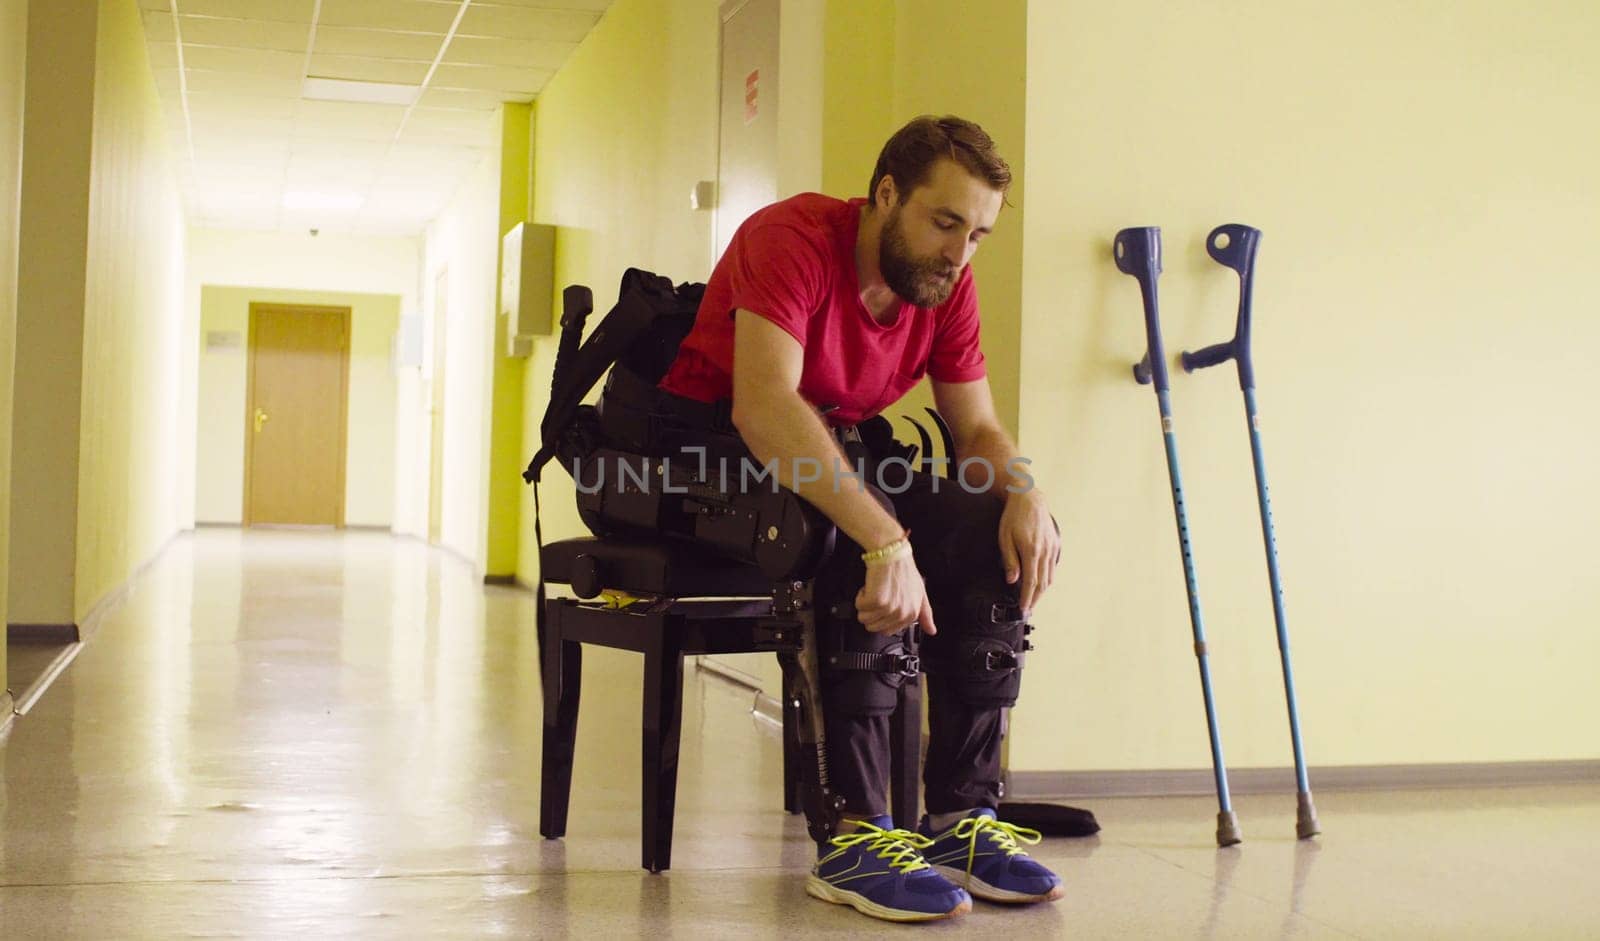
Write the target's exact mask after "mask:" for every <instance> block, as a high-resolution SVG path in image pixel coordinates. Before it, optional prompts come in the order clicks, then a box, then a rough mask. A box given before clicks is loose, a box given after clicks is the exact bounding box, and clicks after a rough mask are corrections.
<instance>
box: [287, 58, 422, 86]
mask: <svg viewBox="0 0 1600 941" xmlns="http://www.w3.org/2000/svg"><path fill="white" fill-rule="evenodd" d="M430 64H432V63H431V62H411V61H407V60H404V59H372V58H365V57H361V56H325V55H314V56H312V57H311V73H310V74H312V75H316V76H319V77H321V78H344V79H351V80H353V81H358V82H392V83H395V84H399V85H419V84H421V83H422V80H423V79H424V78H427V77H428V66H429V65H430Z"/></svg>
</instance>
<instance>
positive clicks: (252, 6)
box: [178, 0, 326, 23]
mask: <svg viewBox="0 0 1600 941" xmlns="http://www.w3.org/2000/svg"><path fill="white" fill-rule="evenodd" d="M324 2H326V0H324ZM315 5H316V4H315V0H178V13H179V15H181V16H227V17H232V18H234V19H237V20H271V21H274V22H279V23H310V22H311V11H312V9H313V8H314V7H315Z"/></svg>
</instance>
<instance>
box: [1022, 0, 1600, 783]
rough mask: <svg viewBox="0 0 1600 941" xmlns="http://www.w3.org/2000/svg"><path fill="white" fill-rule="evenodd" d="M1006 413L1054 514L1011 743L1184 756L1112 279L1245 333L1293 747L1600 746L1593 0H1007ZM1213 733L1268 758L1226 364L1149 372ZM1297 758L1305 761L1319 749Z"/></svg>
mask: <svg viewBox="0 0 1600 941" xmlns="http://www.w3.org/2000/svg"><path fill="white" fill-rule="evenodd" d="M1028 39H1029V48H1028V57H1027V58H1028V65H1029V68H1028V102H1027V162H1028V165H1029V167H1031V168H1034V169H1035V171H1036V172H1034V173H1033V175H1032V176H1031V177H1030V180H1029V186H1028V198H1029V203H1028V214H1027V219H1026V231H1025V236H1026V245H1027V247H1026V253H1025V264H1024V269H1023V270H1024V281H1023V291H1024V295H1023V296H1024V306H1025V311H1026V318H1025V324H1024V336H1025V338H1026V341H1027V343H1026V346H1025V348H1024V352H1023V357H1022V368H1023V388H1024V389H1025V390H1026V396H1025V397H1024V399H1023V402H1022V434H1023V439H1024V441H1025V443H1026V444H1025V450H1026V451H1027V452H1028V453H1029V455H1030V456H1031V457H1033V458H1034V459H1035V461H1036V464H1035V473H1036V476H1037V477H1038V479H1039V482H1040V485H1041V486H1042V487H1044V488H1045V490H1046V491H1047V492H1048V493H1050V494H1052V496H1053V504H1054V506H1055V508H1056V511H1057V515H1058V516H1059V517H1060V518H1061V522H1062V527H1063V530H1064V531H1065V550H1064V552H1063V557H1062V564H1061V569H1060V577H1059V581H1058V583H1057V586H1056V587H1055V588H1054V590H1053V591H1052V593H1051V595H1050V596H1049V597H1048V598H1047V599H1046V602H1045V604H1044V605H1043V608H1042V611H1041V614H1040V616H1039V623H1040V631H1039V633H1038V634H1037V635H1036V638H1035V639H1036V640H1037V642H1038V644H1039V650H1038V652H1037V653H1036V654H1035V655H1034V656H1033V657H1032V659H1030V661H1029V671H1028V679H1027V681H1025V682H1024V684H1023V690H1024V691H1023V701H1022V702H1023V705H1022V708H1020V709H1019V710H1017V714H1016V717H1015V724H1014V727H1013V728H1014V739H1013V741H1012V750H1011V766H1012V768H1013V769H1081V768H1174V767H1205V766H1207V765H1208V764H1209V757H1208V755H1207V752H1206V745H1205V742H1206V739H1205V727H1204V719H1203V713H1202V712H1201V705H1200V693H1199V689H1198V681H1197V679H1196V676H1195V667H1194V660H1193V655H1192V653H1191V652H1190V638H1189V626H1188V621H1187V614H1186V609H1185V602H1184V593H1183V586H1182V577H1181V571H1180V568H1179V560H1178V553H1177V547H1176V544H1175V543H1176V539H1175V536H1174V532H1173V523H1172V515H1171V513H1172V510H1171V504H1170V497H1169V495H1168V489H1167V477H1166V468H1165V463H1164V458H1163V453H1162V448H1161V441H1160V435H1159V431H1158V428H1157V422H1156V412H1155V403H1154V401H1153V398H1154V396H1153V395H1152V393H1151V392H1150V391H1149V389H1148V388H1143V387H1139V386H1136V385H1134V384H1133V383H1132V382H1131V381H1130V380H1129V374H1128V365H1129V364H1130V363H1131V362H1132V361H1133V360H1135V359H1137V358H1138V357H1139V356H1140V355H1141V353H1142V351H1143V348H1144V339H1143V335H1142V328H1141V323H1140V304H1139V299H1138V291H1137V289H1136V287H1135V283H1134V282H1133V280H1132V279H1130V278H1128V277H1126V276H1123V275H1120V274H1118V273H1117V272H1116V271H1115V269H1114V267H1113V265H1112V263H1111V261H1110V254H1109V253H1110V240H1111V237H1112V235H1113V234H1114V233H1115V231H1116V230H1117V229H1118V228H1120V227H1123V226H1129V225H1150V224H1160V225H1162V226H1163V228H1164V234H1165V243H1166V274H1165V276H1164V278H1163V279H1162V286H1163V300H1164V304H1165V307H1164V311H1163V317H1164V321H1165V325H1166V338H1167V345H1168V348H1169V349H1170V350H1172V351H1173V352H1174V354H1175V353H1176V351H1177V350H1179V349H1182V348H1185V347H1187V348H1193V347H1195V346H1197V345H1200V344H1204V343H1208V342H1213V341H1217V340H1220V339H1223V338H1225V337H1226V335H1228V334H1229V333H1231V331H1232V324H1233V309H1234V304H1235V300H1236V280H1235V279H1234V278H1233V277H1232V275H1231V274H1229V273H1228V272H1227V271H1226V270H1224V269H1222V268H1221V267H1220V266H1218V265H1216V264H1214V263H1213V262H1211V261H1210V260H1209V259H1208V258H1206V257H1205V255H1204V254H1203V248H1202V242H1201V240H1202V239H1203V238H1204V236H1205V234H1206V233H1207V232H1208V231H1209V230H1210V228H1211V227H1212V226H1214V225H1216V224H1218V223H1221V222H1228V221H1241V222H1245V223H1248V224H1251V225H1254V226H1256V227H1258V228H1260V229H1262V230H1263V232H1264V233H1265V235H1264V240H1263V242H1262V246H1261V254H1260V267H1259V272H1260V280H1259V283H1258V285H1257V295H1256V313H1257V320H1258V326H1257V330H1256V336H1255V350H1256V354H1257V358H1258V366H1257V372H1258V377H1257V378H1258V385H1259V388H1260V395H1261V399H1262V407H1263V414H1264V426H1263V435H1264V439H1265V448H1266V455H1267V463H1268V468H1269V471H1270V473H1271V477H1272V483H1273V487H1274V489H1273V496H1274V506H1275V509H1276V515H1277V523H1278V542H1279V547H1280V551H1281V553H1282V558H1283V566H1284V578H1285V588H1286V593H1287V599H1288V611H1289V622H1290V631H1291V635H1292V641H1293V650H1294V655H1295V666H1296V669H1297V680H1298V682H1299V687H1300V689H1299V692H1300V707H1301V711H1302V719H1303V721H1304V724H1305V733H1306V737H1307V748H1308V752H1309V756H1310V758H1311V760H1312V762H1313V763H1314V764H1317V763H1320V764H1364V763H1381V762H1406V763H1410V762H1432V761H1492V760H1517V759H1565V758H1574V759H1579V758H1581V759H1593V758H1595V757H1597V756H1600V726H1597V725H1596V724H1595V723H1594V722H1593V721H1592V719H1593V716H1595V715H1596V714H1597V713H1600V684H1596V683H1595V681H1594V672H1595V671H1594V664H1595V663H1596V662H1600V634H1597V633H1596V631H1595V630H1594V626H1595V624H1596V623H1597V621H1600V594H1597V592H1596V591H1595V588H1596V585H1597V582H1596V578H1595V572H1596V571H1600V549H1597V546H1600V543H1597V542H1596V540H1595V539H1594V533H1595V532H1596V531H1597V530H1600V499H1597V498H1596V496H1595V490H1594V486H1593V481H1594V468H1595V467H1596V466H1597V464H1600V446H1597V444H1596V436H1595V435H1594V434H1593V426H1594V422H1593V416H1592V414H1591V412H1592V409H1591V408H1590V407H1589V405H1588V402H1589V400H1591V399H1592V396H1593V391H1592V389H1591V388H1590V385H1591V383H1590V382H1589V381H1588V379H1587V377H1590V376H1593V374H1594V369H1593V367H1592V365H1590V363H1589V360H1592V358H1593V351H1594V350H1595V349H1596V348H1597V346H1600V320H1596V318H1595V317H1594V316H1593V314H1594V311H1595V310H1596V309H1597V308H1600V288H1597V287H1596V282H1595V280H1594V279H1593V277H1591V276H1590V274H1589V272H1590V271H1591V270H1592V268H1593V264H1592V261H1591V259H1590V258H1589V253H1590V249H1591V244H1592V242H1593V236H1594V229H1595V219H1596V217H1597V210H1600V182H1597V178H1596V175H1595V173H1594V167H1595V166H1597V165H1600V124H1597V122H1595V121H1593V120H1592V119H1590V118H1589V117H1588V116H1589V115H1590V114H1591V113H1592V112H1593V110H1594V106H1595V102H1597V101H1600V65H1597V60H1596V58H1595V56H1594V54H1593V53H1594V49H1595V47H1596V42H1597V40H1600V17H1597V16H1596V14H1595V10H1594V7H1593V5H1592V4H1584V3H1543V4H1538V5H1537V7H1536V8H1530V7H1526V6H1513V5H1505V4H1497V3H1488V2H1471V3H1456V4H1392V3H1376V2H1358V3H1357V2H1353V3H1343V4H1310V3H1302V2H1295V3H1268V2H1229V3H1223V4H1172V3H1163V2H1156V0H1142V2H1139V0H1135V2H1127V3H1118V4H1103V3H1087V2H1072V3H1066V2H1063V3H1034V4H1032V5H1031V7H1030V11H1029V23H1028ZM1173 381H1174V400H1175V403H1176V404H1175V410H1176V415H1177V421H1178V424H1177V428H1178V441H1179V445H1180V448H1181V449H1182V456H1183V458H1184V460H1185V465H1184V471H1185V476H1186V480H1185V482H1186V484H1187V488H1186V496H1187V499H1188V502H1189V507H1190V510H1191V514H1192V519H1191V522H1192V527H1193V535H1194V545H1195V551H1196V560H1197V563H1198V573H1199V578H1200V589H1201V597H1202V601H1203V603H1204V605H1205V613H1206V615H1207V617H1208V622H1209V623H1208V628H1209V632H1210V634H1211V641H1212V666H1213V669H1214V671H1215V680H1216V686H1217V696H1218V709H1219V712H1220V716H1221V721H1222V727H1223V732H1224V739H1223V741H1224V746H1225V748H1226V750H1227V756H1228V759H1229V761H1230V763H1231V764H1233V765H1236V766H1252V765H1254V766H1263V765H1285V764H1288V763H1289V759H1290V753H1289V748H1288V742H1287V734H1286V733H1287V730H1286V723H1285V720H1284V709H1283V700H1282V692H1281V687H1280V679H1279V670H1278V665H1277V655H1276V649H1275V644H1274V640H1273V628H1272V614H1271V609H1270V605H1269V599H1268V595H1267V585H1266V578H1265V573H1264V566H1263V564H1262V558H1261V546H1260V531H1259V529H1258V523H1257V516H1256V508H1255V505H1254V490H1253V487H1252V484H1251V468H1250V461H1249V451H1248V442H1247V437H1246V434H1245V429H1244V427H1243V420H1242V416H1241V405H1240V401H1239V398H1240V397H1239V391H1238V385H1237V382H1236V381H1235V379H1234V377H1233V374H1232V368H1231V367H1228V368H1227V370H1226V371H1224V370H1218V371H1216V372H1214V373H1206V374H1201V375H1197V376H1184V375H1183V374H1182V373H1181V371H1180V372H1179V373H1178V374H1177V375H1176V376H1175V377H1174V380H1173ZM1314 782H1315V777H1314V776H1313V783H1314Z"/></svg>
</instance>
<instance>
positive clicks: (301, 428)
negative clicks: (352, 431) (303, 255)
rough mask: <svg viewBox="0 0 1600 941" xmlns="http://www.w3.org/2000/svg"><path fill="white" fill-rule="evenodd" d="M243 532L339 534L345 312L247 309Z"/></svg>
mask: <svg viewBox="0 0 1600 941" xmlns="http://www.w3.org/2000/svg"><path fill="white" fill-rule="evenodd" d="M247 383H248V385H247V389H248V391H247V393H246V395H245V401H246V408H245V471H244V473H245V486H244V493H245V498H244V523H245V525H246V526H260V525H291V526H343V525H344V493H345V448H346V439H345V431H346V423H347V416H348V413H349V391H350V308H348V307H300V306H287V305H280V304H251V305H250V366H249V377H248V379H247Z"/></svg>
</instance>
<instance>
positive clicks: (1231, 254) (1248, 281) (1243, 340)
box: [1179, 222, 1261, 389]
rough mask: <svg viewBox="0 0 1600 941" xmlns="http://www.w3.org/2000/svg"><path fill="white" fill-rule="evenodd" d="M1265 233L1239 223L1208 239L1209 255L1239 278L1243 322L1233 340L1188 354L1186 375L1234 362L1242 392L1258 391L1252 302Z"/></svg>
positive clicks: (1183, 357)
mask: <svg viewBox="0 0 1600 941" xmlns="http://www.w3.org/2000/svg"><path fill="white" fill-rule="evenodd" d="M1260 244H1261V230H1260V229H1256V228H1252V227H1250V226H1247V225H1241V224H1240V223H1237V222H1228V223H1224V224H1223V225H1219V226H1217V227H1216V228H1215V229H1212V230H1211V233H1210V234H1209V235H1207V236H1206V253H1207V254H1208V255H1210V256H1211V257H1212V259H1213V260H1214V261H1216V263H1217V264H1219V265H1222V266H1223V267H1226V268H1231V269H1233V271H1234V272H1235V273H1237V274H1238V275H1239V319H1238V320H1237V321H1235V322H1234V327H1233V338H1232V339H1231V340H1228V341H1227V342H1225V343H1217V344H1213V345H1212V346H1208V347H1205V348H1204V349H1201V350H1197V351H1195V352H1193V353H1190V352H1188V351H1187V350H1186V351H1184V352H1183V353H1182V354H1181V355H1180V357H1179V360H1180V361H1181V362H1182V363H1183V370H1184V372H1194V371H1195V370H1196V369H1204V368H1206V367H1207V366H1215V365H1217V364H1219V363H1225V362H1227V361H1228V360H1230V359H1231V360H1233V361H1234V362H1235V363H1237V364H1238V366H1239V388H1241V389H1254V388H1255V387H1256V369H1255V363H1254V362H1252V361H1251V358H1250V299H1251V295H1252V294H1253V293H1254V287H1255V284H1254V282H1255V270H1256V248H1257V247H1259V246H1260Z"/></svg>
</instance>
